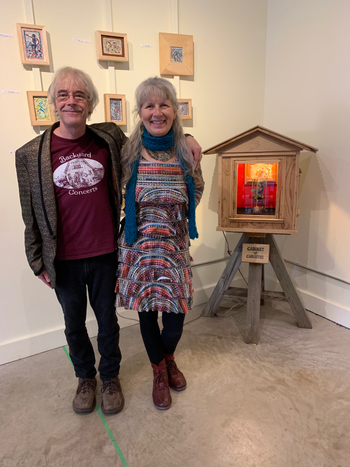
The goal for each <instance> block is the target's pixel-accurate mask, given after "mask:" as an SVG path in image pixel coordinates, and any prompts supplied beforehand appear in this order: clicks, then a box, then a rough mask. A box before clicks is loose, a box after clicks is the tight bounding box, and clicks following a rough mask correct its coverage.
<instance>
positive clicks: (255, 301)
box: [244, 263, 262, 344]
mask: <svg viewBox="0 0 350 467" xmlns="http://www.w3.org/2000/svg"><path fill="white" fill-rule="evenodd" d="M261 272H262V264H259V263H250V264H249V276H248V300H247V327H246V334H245V339H244V340H245V342H246V343H247V344H258V342H259V337H260V336H259V318H260V297H261Z"/></svg>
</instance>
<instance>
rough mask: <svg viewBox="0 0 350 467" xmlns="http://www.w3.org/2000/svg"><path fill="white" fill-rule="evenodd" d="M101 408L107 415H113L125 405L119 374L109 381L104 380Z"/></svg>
mask: <svg viewBox="0 0 350 467" xmlns="http://www.w3.org/2000/svg"><path fill="white" fill-rule="evenodd" d="M101 392H102V404H101V410H102V412H103V413H104V414H105V415H113V414H116V413H118V412H120V411H121V410H122V409H123V407H124V396H123V393H122V388H121V386H120V381H119V378H118V376H116V377H115V378H113V379H110V380H109V381H103V384H102V388H101Z"/></svg>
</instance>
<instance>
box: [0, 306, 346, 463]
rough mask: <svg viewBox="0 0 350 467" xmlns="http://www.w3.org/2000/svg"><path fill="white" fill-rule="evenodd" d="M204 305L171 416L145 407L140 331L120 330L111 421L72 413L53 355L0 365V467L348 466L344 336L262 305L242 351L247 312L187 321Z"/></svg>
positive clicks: (190, 336) (187, 337)
mask: <svg viewBox="0 0 350 467" xmlns="http://www.w3.org/2000/svg"><path fill="white" fill-rule="evenodd" d="M201 310H202V307H197V308H196V309H195V310H193V311H192V312H191V313H190V314H189V315H188V316H187V317H186V320H187V321H186V323H187V324H186V326H185V330H184V334H183V338H182V340H181V342H180V345H179V348H178V351H177V362H178V364H179V367H180V368H181V369H182V370H183V372H184V373H185V375H186V377H187V381H188V387H187V389H186V390H185V391H183V392H182V393H174V392H172V398H173V405H172V407H171V409H170V410H168V411H159V410H157V409H155V408H154V406H153V404H152V400H151V387H152V371H151V367H150V364H149V362H148V359H147V356H146V353H145V351H144V348H143V344H142V341H141V338H140V333H139V328H138V325H135V326H132V327H129V328H124V329H122V330H121V349H122V352H123V362H122V368H121V375H120V376H121V382H122V387H123V391H124V394H125V408H124V410H123V411H122V412H121V413H120V414H118V415H115V416H110V417H105V418H104V417H103V416H101V417H100V415H99V414H100V412H99V411H96V410H95V411H94V412H93V413H92V414H90V415H84V416H81V415H80V416H79V415H76V414H75V413H74V412H73V410H72V408H71V402H72V399H73V396H74V392H75V389H76V379H75V377H74V374H73V369H72V366H71V364H70V362H69V360H68V358H67V356H66V354H65V352H64V350H63V349H62V348H59V349H56V350H53V351H50V352H46V353H42V354H39V355H36V356H33V357H30V358H26V359H23V360H20V361H17V362H14V363H10V364H7V365H3V366H1V367H0V466H1V467H56V466H57V467H80V466H81V467H90V466H91V467H99V466H101V467H112V466H113V467H119V466H124V467H125V466H129V467H175V466H176V467H203V466H204V467H226V466H227V467H229V466H235V467H296V466H298V467H299V466H300V467H349V466H350V353H349V349H350V330H348V329H345V328H342V327H340V326H337V325H336V324H333V323H331V322H329V321H327V320H325V319H323V318H320V317H318V316H316V315H313V314H311V315H310V319H311V321H312V324H313V329H312V330H307V329H299V328H298V327H297V326H296V324H295V320H294V318H293V316H292V314H291V312H290V310H289V307H288V305H287V304H278V303H277V302H276V303H271V302H270V304H269V305H268V306H264V307H262V309H261V321H260V323H261V340H260V343H259V345H247V344H245V343H244V342H243V339H242V335H243V334H244V327H245V306H243V307H242V308H239V309H236V310H233V311H231V316H229V317H225V318H199V319H195V318H196V317H199V316H200V312H201ZM221 311H224V309H222V310H221ZM192 320H194V321H192ZM191 321H192V322H191ZM93 341H94V346H96V340H95V339H93ZM99 387H100V382H99ZM100 403H101V396H100V395H99V396H98V398H97V405H98V406H100ZM113 440H115V441H114V442H113Z"/></svg>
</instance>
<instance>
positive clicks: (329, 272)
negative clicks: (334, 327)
mask: <svg viewBox="0 0 350 467" xmlns="http://www.w3.org/2000/svg"><path fill="white" fill-rule="evenodd" d="M33 16H34V17H33ZM349 17H350V2H349V1H348V0H293V1H290V0H216V1H213V0H178V1H177V0H149V1H148V2H144V1H142V0H130V1H129V2H122V1H121V0H74V1H73V2H72V1H68V0H61V1H60V2H59V4H58V3H57V2H55V1H54V0H12V1H11V2H5V0H0V57H1V62H0V63H1V73H0V90H1V93H0V106H1V109H2V112H1V113H0V136H1V138H0V148H1V168H2V170H1V171H0V180H1V183H0V194H1V196H0V255H1V266H0V268H1V269H0V363H5V362H8V361H12V360H16V359H18V358H22V357H24V356H27V355H32V354H34V353H37V352H41V351H44V350H47V349H51V348H55V347H58V346H61V345H64V344H65V338H64V334H63V317H62V312H61V310H60V307H59V305H58V302H57V300H56V297H55V294H54V292H52V291H50V290H49V289H48V288H46V287H45V286H43V284H41V283H40V281H39V280H38V279H37V278H35V277H34V275H33V274H32V272H31V270H30V269H29V267H28V265H27V262H26V259H25V254H24V245H23V222H22V219H21V214H20V206H19V198H18V189H17V180H16V174H15V166H14V151H15V150H16V149H17V148H18V147H20V146H21V145H22V144H24V143H25V142H27V141H29V140H30V139H32V138H33V137H35V136H36V135H38V134H39V133H40V132H42V130H43V129H42V128H41V129H40V130H35V129H33V127H32V126H31V125H30V120H29V112H28V106H27V98H26V91H27V90H41V89H43V90H47V88H48V86H49V84H50V81H51V79H52V76H53V73H54V72H55V71H56V70H57V69H58V68H59V67H61V66H64V65H71V66H75V67H77V68H82V69H83V70H85V71H86V72H87V73H89V74H90V75H91V76H92V79H93V81H94V82H95V84H96V85H97V87H98V90H99V92H100V98H101V102H100V104H99V106H98V107H97V109H96V111H95V113H94V114H93V116H92V119H91V122H99V121H104V106H103V94H104V93H114V92H115V93H119V94H125V95H126V101H127V118H128V123H127V125H126V127H123V130H124V131H125V132H126V134H129V133H130V131H131V130H132V127H133V117H132V108H133V105H134V97H133V95H134V90H135V88H136V86H137V85H138V84H139V83H140V82H141V81H142V80H143V79H145V78H147V77H149V76H152V75H157V74H159V58H158V33H159V32H177V31H176V28H178V32H179V33H180V34H192V35H193V37H194V76H193V77H184V78H180V79H178V78H172V77H169V79H170V81H171V82H173V84H174V85H175V86H176V88H177V90H178V95H179V97H181V98H191V99H192V102H193V120H192V121H188V122H185V123H184V127H185V131H186V132H188V133H191V134H193V135H194V136H195V137H196V138H197V139H198V141H199V142H200V143H201V145H202V146H203V148H204V149H206V148H208V147H210V146H213V145H214V144H216V143H219V142H222V141H224V140H226V139H228V138H230V137H232V136H234V135H236V134H238V133H241V132H242V131H245V130H247V129H249V128H251V127H253V126H255V125H257V124H259V125H263V126H265V127H267V128H270V129H272V130H274V131H276V132H278V133H282V134H285V135H286V136H289V137H291V138H295V139H297V140H300V141H302V142H304V143H306V144H309V145H312V146H314V147H317V148H319V152H318V153H317V155H313V154H309V153H305V152H304V153H302V157H301V169H302V175H301V190H300V211H301V213H300V217H299V220H298V227H299V233H298V235H295V236H286V237H285V236H277V240H278V243H279V245H280V246H281V249H282V253H283V256H284V258H285V259H287V260H288V261H290V262H288V263H287V267H288V270H289V272H290V274H291V276H292V277H293V280H294V282H295V283H296V285H297V287H298V289H299V291H300V293H301V295H302V298H303V300H304V303H305V305H306V308H308V309H310V310H312V311H314V312H315V313H317V314H320V315H323V316H325V317H327V318H328V319H331V320H333V321H336V322H338V323H339V324H342V325H345V326H347V327H350V287H349V285H350V268H349V266H348V264H349V262H350V252H349V251H350V249H349V247H348V232H349V231H350V206H349V198H350V197H349V194H348V187H349V185H350V183H349V172H350V162H349V161H350V159H349V156H348V151H349V148H350V141H349V140H350V131H349V130H348V128H347V125H348V122H349V121H350V118H349V117H350V85H349V83H350V56H349V52H348V44H349V43H350V30H349V27H348V18H349ZM34 21H35V23H36V24H42V25H45V26H46V30H47V32H48V41H49V48H50V53H51V65H50V67H41V68H39V67H31V66H23V65H22V64H21V62H20V54H19V46H18V41H17V35H16V23H17V22H22V23H33V22H34ZM96 30H107V31H110V30H113V31H116V32H124V33H127V34H128V46H129V62H128V63H124V64H115V65H110V66H109V65H108V63H107V62H98V61H97V60H96V53H95V42H94V40H95V39H94V32H95V31H96ZM8 91H14V92H13V93H9V92H8ZM202 167H203V172H204V177H205V180H206V190H205V194H204V197H203V200H202V203H201V205H200V207H199V208H198V213H197V215H198V230H199V233H200V238H199V239H198V240H196V241H195V242H193V245H192V249H191V252H192V256H193V258H194V268H193V271H194V287H195V297H194V300H195V304H200V303H203V302H205V301H206V300H207V298H208V297H209V296H210V293H211V291H212V290H213V287H214V285H215V284H216V282H217V280H218V279H219V277H220V275H221V273H222V271H223V269H224V266H225V260H224V259H223V258H224V257H225V256H226V247H225V244H224V240H223V235H222V233H220V232H216V230H215V227H216V225H217V164H216V156H205V157H204V158H203V162H202ZM228 238H229V241H230V246H231V249H232V248H234V245H235V242H236V241H237V238H238V235H234V234H230V235H228ZM292 263H294V264H292ZM243 270H244V268H243ZM267 275H268V277H269V278H270V279H271V280H270V286H271V287H273V286H275V282H274V275H273V271H272V270H271V268H267ZM118 312H119V313H120V314H121V315H122V316H123V317H122V318H121V319H120V322H121V325H122V326H126V325H129V324H133V323H134V322H133V321H128V320H127V319H126V318H135V313H134V314H133V313H132V312H125V311H123V310H121V309H119V310H118ZM88 328H89V330H90V332H91V335H95V334H96V325H95V321H94V319H93V314H92V311H91V310H89V314H88Z"/></svg>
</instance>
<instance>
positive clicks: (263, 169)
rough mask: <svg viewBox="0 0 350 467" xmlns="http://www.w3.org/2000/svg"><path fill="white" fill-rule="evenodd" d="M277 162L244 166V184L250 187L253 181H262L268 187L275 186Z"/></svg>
mask: <svg viewBox="0 0 350 467" xmlns="http://www.w3.org/2000/svg"><path fill="white" fill-rule="evenodd" d="M277 179H278V162H266V161H264V162H255V163H246V164H244V184H245V185H251V184H252V183H253V181H255V180H260V181H261V180H264V181H266V182H267V184H268V185H276V184H277Z"/></svg>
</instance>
